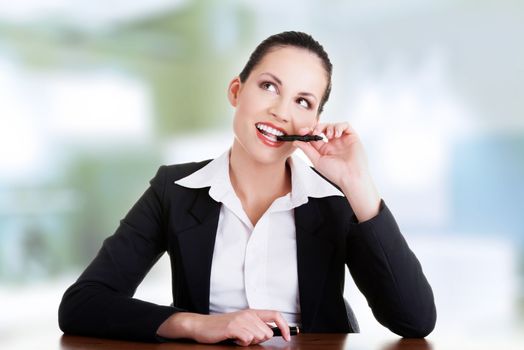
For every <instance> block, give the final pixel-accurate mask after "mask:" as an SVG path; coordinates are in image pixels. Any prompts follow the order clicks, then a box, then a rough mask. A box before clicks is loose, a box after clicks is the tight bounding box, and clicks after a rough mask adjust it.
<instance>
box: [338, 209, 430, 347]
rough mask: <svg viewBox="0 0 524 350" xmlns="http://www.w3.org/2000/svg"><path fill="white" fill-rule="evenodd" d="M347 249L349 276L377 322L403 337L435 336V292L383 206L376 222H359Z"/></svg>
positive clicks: (353, 221) (351, 229)
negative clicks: (433, 333)
mask: <svg viewBox="0 0 524 350" xmlns="http://www.w3.org/2000/svg"><path fill="white" fill-rule="evenodd" d="M346 244H347V246H346V257H347V258H346V263H347V265H348V267H349V271H350V273H351V276H352V277H353V279H354V280H355V283H356V285H357V287H358V288H359V290H360V291H361V292H362V293H363V294H364V296H365V297H366V300H367V302H368V305H369V306H370V307H371V310H372V312H373V315H374V316H375V318H376V319H377V320H378V321H379V322H380V323H381V324H382V325H383V326H385V327H387V328H388V329H390V330H391V331H392V332H394V333H396V334H398V335H400V336H403V337H408V338H421V337H425V336H427V335H428V334H429V333H431V331H432V330H433V328H434V327H435V322H436V309H435V303H434V299H433V292H432V290H431V287H430V285H429V283H428V281H427V280H426V277H425V276H424V273H423V271H422V268H421V266H420V263H419V261H418V260H417V258H416V256H415V254H413V252H412V251H411V250H410V249H409V247H408V245H407V243H406V241H405V240H404V237H403V236H402V234H401V232H400V230H399V228H398V226H397V223H396V222H395V219H394V217H393V215H392V214H391V212H390V211H389V209H388V208H387V206H386V205H385V203H384V202H383V201H381V202H380V209H379V213H378V214H377V215H376V216H375V217H373V218H371V219H370V220H368V221H365V222H362V223H358V222H357V220H356V217H354V218H353V220H352V223H351V228H350V230H349V234H348V238H347V241H346Z"/></svg>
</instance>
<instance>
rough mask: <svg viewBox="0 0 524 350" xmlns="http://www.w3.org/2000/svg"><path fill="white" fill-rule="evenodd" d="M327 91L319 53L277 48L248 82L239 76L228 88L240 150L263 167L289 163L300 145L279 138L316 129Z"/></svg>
mask: <svg viewBox="0 0 524 350" xmlns="http://www.w3.org/2000/svg"><path fill="white" fill-rule="evenodd" d="M326 87H327V77H326V72H325V70H324V68H323V66H322V61H321V59H320V58H319V57H318V56H317V55H316V54H314V53H311V52H309V51H307V50H305V49H300V48H296V47H282V48H274V49H273V50H272V51H270V52H268V53H267V54H266V55H265V56H264V57H263V58H262V60H261V61H260V62H259V63H258V65H257V66H256V67H254V69H253V70H252V71H251V73H250V75H249V77H248V78H247V80H246V81H245V82H244V83H242V82H240V78H238V77H237V78H234V79H233V80H232V81H231V83H230V85H229V90H228V98H229V100H230V102H231V105H233V107H235V114H234V121H233V131H234V134H235V140H234V142H235V146H237V147H241V148H242V149H243V151H244V152H246V153H247V154H248V155H249V156H251V158H252V159H255V160H257V161H259V162H261V163H265V164H269V163H274V162H278V161H282V160H285V159H287V158H288V157H289V156H290V155H291V153H293V151H294V150H295V147H293V146H292V144H291V143H290V142H282V141H276V136H275V134H279V133H284V134H297V133H298V131H299V129H300V128H304V127H313V126H315V125H316V123H317V111H318V108H319V104H320V101H321V99H322V96H323V94H324V91H325V90H326Z"/></svg>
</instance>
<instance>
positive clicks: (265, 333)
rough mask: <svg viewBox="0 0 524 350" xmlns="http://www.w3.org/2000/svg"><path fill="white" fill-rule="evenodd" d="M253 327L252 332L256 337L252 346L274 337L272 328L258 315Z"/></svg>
mask: <svg viewBox="0 0 524 350" xmlns="http://www.w3.org/2000/svg"><path fill="white" fill-rule="evenodd" d="M252 326H253V327H252V329H251V331H252V333H253V335H254V339H253V341H252V342H251V343H252V344H258V343H261V342H263V341H266V340H268V339H270V338H271V337H273V331H272V330H271V328H270V327H269V326H268V324H267V323H265V322H264V321H263V320H262V319H261V318H260V317H259V316H258V315H255V317H254V323H253V325H252Z"/></svg>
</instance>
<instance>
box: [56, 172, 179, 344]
mask: <svg viewBox="0 0 524 350" xmlns="http://www.w3.org/2000/svg"><path fill="white" fill-rule="evenodd" d="M165 173H166V169H165V166H162V167H160V169H159V170H158V173H157V174H156V176H155V177H154V178H153V179H152V180H151V182H150V187H149V188H148V189H147V190H146V191H145V193H144V194H143V195H142V197H141V198H140V199H139V200H138V202H137V203H136V204H135V205H134V206H133V207H132V208H131V210H130V211H129V213H128V214H127V215H126V216H125V218H124V219H123V220H121V221H120V225H119V227H118V229H117V230H116V232H115V233H114V234H113V235H112V236H110V237H109V238H107V239H106V240H105V241H104V243H103V245H102V247H101V249H100V251H99V252H98V254H97V256H96V257H95V259H94V260H93V261H92V262H91V263H90V264H89V266H88V267H87V268H86V269H85V271H84V272H83V273H82V274H81V275H80V277H79V278H78V280H77V281H76V282H75V283H74V284H73V285H72V286H71V287H69V288H68V289H67V291H66V292H65V294H64V296H63V298H62V301H61V303H60V307H59V311H58V321H59V326H60V329H62V331H64V332H65V333H71V334H77V335H86V336H97V337H107V338H121V339H129V340H140V341H161V340H162V338H161V337H157V336H156V330H157V329H158V327H159V326H160V325H161V324H162V323H163V322H164V320H166V319H167V318H168V317H169V316H171V315H172V314H173V313H174V312H177V311H181V310H179V309H176V308H173V307H169V306H160V305H156V304H153V303H149V302H145V301H141V300H138V299H133V294H134V293H135V291H136V288H137V287H138V285H139V284H140V282H141V281H142V280H143V278H144V277H145V275H146V274H147V273H148V271H149V270H150V269H151V267H152V266H153V265H154V264H155V263H156V262H157V260H158V259H159V258H160V257H161V256H162V255H163V254H164V252H165V250H166V238H165V235H164V229H163V228H164V225H165V219H164V217H163V215H162V214H163V210H162V207H163V206H162V202H163V197H164V192H165V187H166V186H165V177H166V174H165Z"/></svg>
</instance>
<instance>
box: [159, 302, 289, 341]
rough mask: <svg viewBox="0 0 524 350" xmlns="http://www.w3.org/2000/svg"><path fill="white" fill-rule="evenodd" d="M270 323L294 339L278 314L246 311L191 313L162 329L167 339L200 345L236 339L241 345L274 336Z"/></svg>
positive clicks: (175, 316) (176, 316) (175, 317)
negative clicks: (188, 341) (191, 341)
mask: <svg viewBox="0 0 524 350" xmlns="http://www.w3.org/2000/svg"><path fill="white" fill-rule="evenodd" d="M267 322H274V323H275V324H276V325H277V326H278V328H280V331H281V332H282V337H283V338H284V339H285V340H286V341H289V340H290V334H289V326H288V324H287V322H286V320H285V319H284V318H283V317H282V315H281V314H280V313H279V312H278V311H271V310H254V309H248V310H242V311H237V312H232V313H226V314H217V315H201V314H194V313H187V312H179V313H176V314H173V315H172V316H171V317H169V318H168V319H167V320H166V321H164V323H162V324H161V325H160V327H159V328H158V331H157V334H158V335H160V336H162V337H165V338H189V339H194V340H196V341H197V342H199V343H208V344H210V343H218V342H220V341H223V340H226V339H233V340H234V342H235V343H236V344H238V345H242V346H248V345H254V344H259V343H262V342H264V341H266V340H268V339H270V338H271V337H272V336H273V331H272V330H271V328H270V327H269V326H268V324H267Z"/></svg>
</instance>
